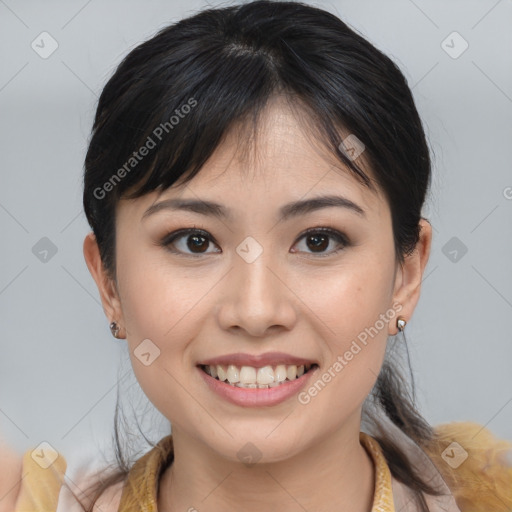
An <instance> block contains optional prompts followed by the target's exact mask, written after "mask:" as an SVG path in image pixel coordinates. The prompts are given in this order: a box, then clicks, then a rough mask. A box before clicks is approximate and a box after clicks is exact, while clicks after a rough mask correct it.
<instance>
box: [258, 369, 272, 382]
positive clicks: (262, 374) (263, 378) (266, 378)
mask: <svg viewBox="0 0 512 512" xmlns="http://www.w3.org/2000/svg"><path fill="white" fill-rule="evenodd" d="M256 380H257V382H258V384H270V383H271V382H274V370H273V369H272V366H264V367H263V368H258V374H257V375H256Z"/></svg>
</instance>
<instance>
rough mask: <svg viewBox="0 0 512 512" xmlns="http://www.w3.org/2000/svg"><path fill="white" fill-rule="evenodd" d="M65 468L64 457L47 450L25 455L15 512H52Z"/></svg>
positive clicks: (39, 449) (54, 508)
mask: <svg viewBox="0 0 512 512" xmlns="http://www.w3.org/2000/svg"><path fill="white" fill-rule="evenodd" d="M66 467H67V464H66V460H65V459H64V457H62V455H59V454H58V453H57V452H55V451H54V450H51V449H50V448H47V447H41V448H38V449H34V450H28V451H26V452H25V453H24V455H23V466H22V470H21V478H22V481H21V488H20V492H19V494H18V498H17V500H16V508H15V512H55V511H56V510H57V503H58V500H59V492H60V488H61V486H62V483H63V481H64V474H65V472H66Z"/></svg>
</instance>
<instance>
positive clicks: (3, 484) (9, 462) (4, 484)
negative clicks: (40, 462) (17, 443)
mask: <svg viewBox="0 0 512 512" xmlns="http://www.w3.org/2000/svg"><path fill="white" fill-rule="evenodd" d="M0 461H1V463H0V512H12V511H13V510H14V506H15V504H16V500H17V498H18V494H19V492H20V488H21V474H22V473H21V467H22V457H21V455H19V454H17V453H16V452H15V451H14V450H12V449H11V448H10V447H9V446H8V445H7V444H5V443H3V442H2V440H1V439H0Z"/></svg>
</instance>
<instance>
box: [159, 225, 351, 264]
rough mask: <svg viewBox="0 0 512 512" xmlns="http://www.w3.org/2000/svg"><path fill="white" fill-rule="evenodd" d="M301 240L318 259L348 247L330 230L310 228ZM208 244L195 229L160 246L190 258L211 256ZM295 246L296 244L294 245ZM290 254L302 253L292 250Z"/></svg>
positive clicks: (207, 237) (182, 231) (177, 233)
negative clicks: (303, 240) (335, 247)
mask: <svg viewBox="0 0 512 512" xmlns="http://www.w3.org/2000/svg"><path fill="white" fill-rule="evenodd" d="M303 238H304V239H305V244H306V248H309V249H310V250H312V253H310V254H317V255H318V256H320V257H325V256H330V255H332V254H336V253H338V252H340V251H341V250H343V249H344V248H346V247H348V246H349V245H350V242H349V240H348V238H347V237H346V236H345V235H344V234H343V233H340V232H339V231H337V230H335V229H332V228H310V229H308V230H307V231H306V232H304V233H302V235H301V236H300V237H299V239H298V241H300V240H302V239H303ZM332 240H334V241H335V242H336V243H337V245H338V248H337V249H335V250H331V251H329V252H325V249H326V248H328V247H329V246H330V245H331V243H330V242H331V241H332ZM210 243H215V242H214V240H213V239H212V237H211V236H210V234H209V233H208V232H207V231H203V230H202V229H197V228H188V229H180V230H178V231H174V232H172V233H170V234H168V235H166V236H165V237H164V238H163V240H162V241H161V242H160V245H162V246H164V247H165V248H166V249H167V250H169V251H170V252H172V253H175V254H180V255H185V256H190V255H192V254H195V255H201V254H211V253H212V252H208V251H207V249H208V246H209V245H210ZM296 244H297V242H296V243H295V244H294V245H296ZM215 245H217V244H215ZM217 247H218V245H217ZM187 251H190V252H187ZM215 252H217V253H219V252H222V251H220V250H219V251H215ZM292 252H303V251H297V250H293V249H292Z"/></svg>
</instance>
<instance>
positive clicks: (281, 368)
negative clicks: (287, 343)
mask: <svg viewBox="0 0 512 512" xmlns="http://www.w3.org/2000/svg"><path fill="white" fill-rule="evenodd" d="M274 377H275V380H276V381H277V382H283V380H286V366H285V365H284V364H280V365H277V366H276V371H275V372H274Z"/></svg>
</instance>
